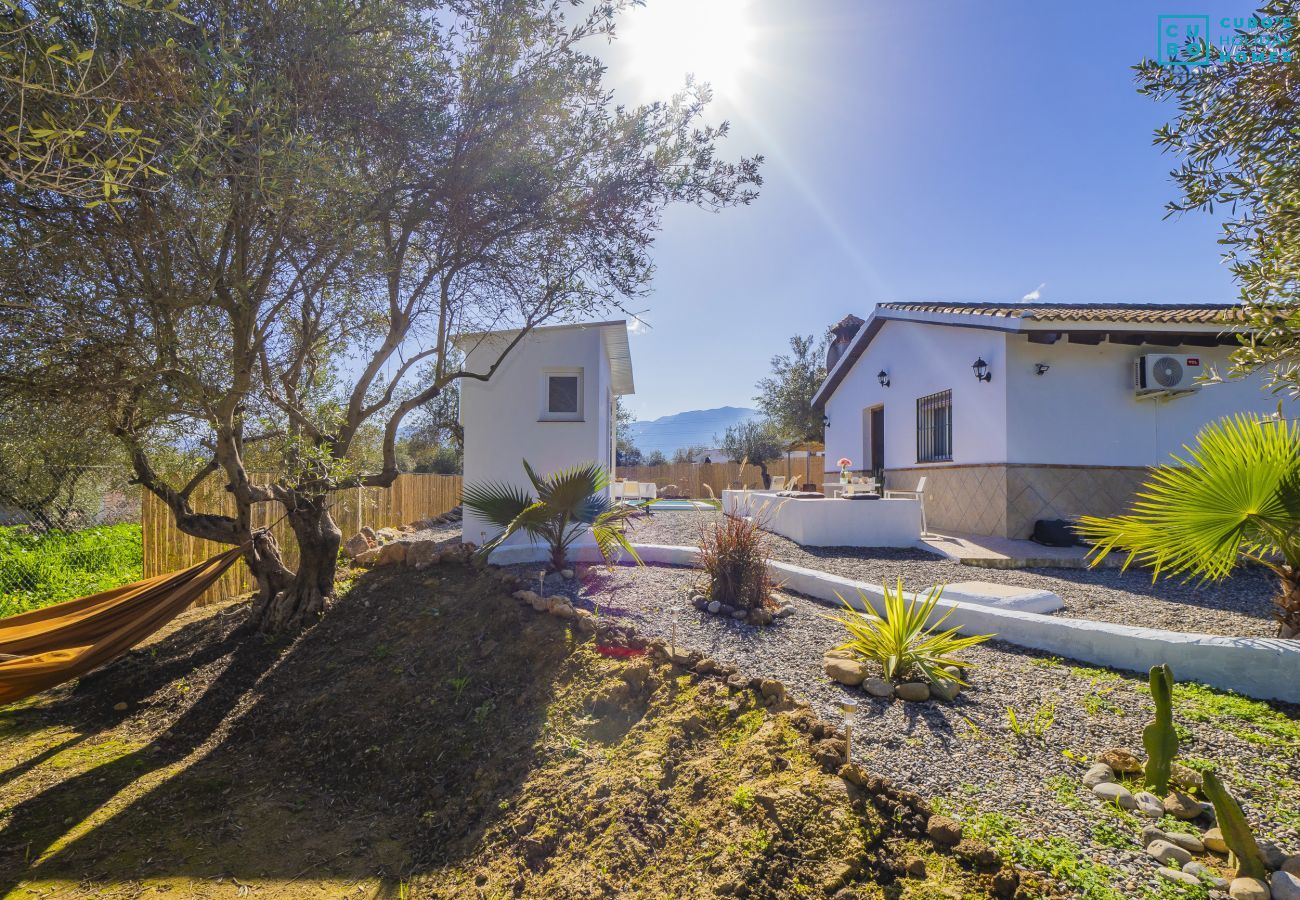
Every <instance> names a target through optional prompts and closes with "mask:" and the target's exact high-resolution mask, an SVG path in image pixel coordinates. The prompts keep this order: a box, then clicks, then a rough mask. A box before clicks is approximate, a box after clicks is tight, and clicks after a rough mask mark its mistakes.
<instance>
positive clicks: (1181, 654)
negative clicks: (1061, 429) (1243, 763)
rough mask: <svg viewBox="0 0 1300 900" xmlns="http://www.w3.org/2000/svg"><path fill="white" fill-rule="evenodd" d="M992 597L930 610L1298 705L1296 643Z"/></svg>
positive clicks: (1122, 665) (670, 561)
mask: <svg viewBox="0 0 1300 900" xmlns="http://www.w3.org/2000/svg"><path fill="white" fill-rule="evenodd" d="M634 546H635V547H636V551H637V553H638V554H639V555H640V557H641V559H642V560H643V561H644V562H646V563H659V564H663V565H674V566H695V565H698V562H699V550H698V549H697V548H695V547H678V546H670V545H665V544H636V545H634ZM572 556H573V558H574V560H575V561H577V562H600V561H601V558H600V554H599V552H598V551H597V550H596V547H595V545H594V544H592V543H590V542H589V541H588V542H584V543H581V544H580V545H577V546H575V547H574V549H573V553H572ZM546 557H547V553H546V548H545V547H542V546H540V545H529V546H519V547H503V548H501V549H499V550H497V551H496V552H494V553H493V554H492V562H494V563H497V564H499V565H512V564H515V563H525V562H534V561H536V562H540V561H542V560H544V559H546ZM768 569H769V570H770V571H771V572H772V573H773V575H774V576H775V577H777V578H779V579H781V580H782V581H783V582H784V583H785V586H786V587H787V588H789V589H790V590H792V591H797V592H798V593H800V594H806V595H807V596H809V597H813V598H815V599H817V600H820V601H823V602H826V603H828V604H830V605H834V606H839V605H840V601H839V597H840V596H842V597H843V598H844V599H845V600H847V601H849V602H850V603H852V604H853V605H854V606H855V607H857V608H858V609H865V608H866V603H870V604H871V606H872V607H873V608H875V609H876V610H877V611H879V610H880V602H881V600H882V598H883V597H884V589H883V588H882V587H881V586H880V585H877V584H870V583H868V582H865V581H854V580H852V579H849V578H843V577H841V576H838V575H831V574H829V573H827V572H819V571H817V570H815V569H806V568H803V567H802V566H795V565H791V564H790V563H784V562H778V561H776V560H769V562H768ZM837 595H838V596H837ZM999 599H1001V598H982V599H980V598H975V597H970V598H967V600H965V601H960V602H959V601H953V600H940V601H939V604H938V606H937V607H936V610H935V612H936V615H943V613H945V612H947V611H948V610H952V615H951V616H950V617H949V618H948V620H947V621H946V622H945V623H944V624H945V625H946V626H952V627H956V628H959V629H960V630H961V631H962V633H964V634H992V635H995V636H996V637H997V639H998V640H1000V641H1006V642H1007V643H1009V644H1015V645H1017V646H1020V647H1030V648H1032V649H1034V650H1042V651H1043V652H1046V653H1052V654H1056V655H1059V656H1064V657H1068V658H1070V659H1076V660H1079V661H1081V662H1087V663H1093V664H1094V665H1101V666H1109V667H1111V668H1115V669H1127V670H1129V671H1133V672H1143V673H1145V672H1146V671H1148V670H1149V669H1150V668H1151V667H1152V666H1155V665H1160V664H1161V663H1168V664H1169V665H1170V666H1172V667H1173V670H1174V676H1175V677H1176V678H1177V679H1179V680H1181V681H1199V682H1203V683H1205V684H1208V685H1210V686H1211V687H1216V688H1221V689H1226V690H1232V691H1237V692H1238V693H1242V694H1245V695H1247V696H1249V697H1257V698H1260V699H1264V700H1285V701H1288V702H1290V703H1300V641H1286V640H1281V639H1278V638H1252V637H1241V638H1234V637H1220V636H1218V635H1209V634H1190V633H1185V632H1180V631H1163V630H1160V629H1157V628H1135V627H1132V626H1129V625H1115V624H1112V623H1110V622H1094V621H1091V620H1089V619H1069V618H1065V617H1062V616H1048V615H1043V614H1041V613H1034V612H1025V611H1022V610H1017V609H1008V608H1006V606H1005V603H1003V604H999V603H998V601H999ZM864 600H865V602H864ZM977 600H978V602H976V601H977Z"/></svg>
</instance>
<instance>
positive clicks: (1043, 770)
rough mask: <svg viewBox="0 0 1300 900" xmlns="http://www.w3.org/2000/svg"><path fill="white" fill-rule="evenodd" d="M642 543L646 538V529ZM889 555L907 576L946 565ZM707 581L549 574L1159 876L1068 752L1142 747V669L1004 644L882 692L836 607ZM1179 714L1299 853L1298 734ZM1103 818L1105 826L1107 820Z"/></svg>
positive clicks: (616, 613) (1191, 750)
mask: <svg viewBox="0 0 1300 900" xmlns="http://www.w3.org/2000/svg"><path fill="white" fill-rule="evenodd" d="M656 518H662V519H667V518H668V516H666V515H664V516H660V517H656ZM655 530H656V536H655V538H653V540H657V541H663V540H666V539H667V538H668V537H669V534H668V529H666V528H664V527H662V526H660V525H659V523H656V529H655ZM681 537H682V535H680V534H679V535H678V537H677V538H675V540H676V542H681ZM637 539H638V540H643V541H644V540H649V538H647V537H646V536H645V530H642V531H640V532H639V533H638V535H637ZM827 561H829V559H827V560H823V561H822V562H823V563H824V562H827ZM857 562H858V564H859V566H860V568H857V569H854V570H852V571H853V573H854V574H866V573H867V572H879V571H880V570H879V566H880V560H879V559H875V558H873V559H861V560H857ZM890 562H896V563H897V564H898V565H900V566H901V567H903V568H904V570H905V571H907V572H915V571H916V567H918V566H942V565H943V564H942V563H933V562H921V561H914V560H894V559H891V560H890ZM870 566H875V568H868V567H870ZM515 571H516V572H517V573H518V574H520V575H521V576H523V577H525V578H530V579H535V578H536V577H537V567H536V566H518V567H515ZM936 571H938V570H937V569H936ZM997 574H999V575H1001V574H1003V573H1001V572H999V573H997ZM1070 574H1076V573H1070ZM699 577H700V575H699V572H698V571H696V570H692V569H684V568H675V567H667V566H648V567H645V568H620V569H617V570H615V571H614V572H612V573H610V572H607V571H605V570H604V569H603V568H599V567H579V570H578V576H577V578H575V579H574V580H572V581H565V580H563V579H561V578H560V577H559V576H556V575H552V576H551V577H550V578H549V579H548V580H547V583H546V589H547V591H548V592H549V593H555V592H559V593H565V594H568V595H569V596H571V597H573V598H575V600H576V602H577V603H578V604H579V605H582V606H585V607H587V608H589V609H598V610H599V614H600V615H602V616H606V615H608V616H613V617H616V618H618V619H621V620H624V621H627V622H628V623H630V624H632V625H634V626H635V627H636V629H637V630H638V632H639V633H641V634H642V635H644V636H647V637H649V636H658V637H662V638H666V639H667V638H674V639H675V640H676V642H677V645H679V646H683V647H688V648H690V649H694V650H698V651H700V652H702V653H705V654H707V655H709V656H712V657H713V658H715V659H718V660H722V661H729V662H733V663H735V664H736V665H737V666H738V667H739V668H740V670H741V671H743V672H745V673H747V674H750V675H764V676H768V677H774V678H777V679H780V680H781V681H782V682H784V683H785V684H786V686H787V689H788V690H789V691H790V692H791V693H792V694H793V695H794V696H796V697H798V698H801V699H804V700H807V701H808V702H810V703H811V704H812V705H813V706H814V707H815V708H816V710H817V711H818V713H819V714H821V715H822V716H824V717H826V718H828V719H831V720H832V721H834V720H837V719H838V718H839V717H840V715H841V713H840V711H839V704H840V703H841V702H842V701H843V700H846V699H852V700H853V701H855V702H857V703H858V705H859V711H858V713H857V716H856V720H855V725H854V756H855V758H857V759H858V760H859V761H860V762H862V763H864V764H865V765H867V766H869V767H870V768H871V769H872V770H873V771H877V772H880V773H881V774H884V775H887V776H889V777H891V778H892V779H894V780H895V781H896V782H898V783H900V784H902V785H904V786H906V787H908V788H910V789H912V790H915V791H917V792H919V793H921V794H922V795H924V796H928V797H932V798H944V801H942V802H946V803H947V805H948V806H950V807H951V808H952V809H953V810H954V811H956V812H957V813H959V814H962V815H965V816H968V817H969V816H972V815H976V814H983V813H1003V814H1006V815H1009V816H1012V817H1014V818H1015V819H1017V820H1019V821H1020V822H1021V823H1023V826H1022V827H1023V829H1024V830H1025V831H1026V832H1027V834H1028V835H1030V836H1034V837H1049V836H1053V835H1055V836H1059V837H1063V838H1067V839H1070V840H1073V841H1076V842H1079V843H1081V844H1082V845H1083V846H1084V847H1085V848H1086V851H1087V853H1088V854H1089V855H1090V857H1091V858H1095V859H1096V860H1097V861H1099V862H1101V863H1104V864H1106V865H1110V866H1114V867H1115V868H1117V869H1119V870H1120V873H1121V874H1120V875H1118V876H1116V881H1117V882H1119V884H1115V885H1114V886H1115V887H1117V888H1118V887H1120V886H1121V884H1122V885H1123V888H1124V894H1125V896H1134V897H1136V896H1139V895H1141V894H1142V893H1143V890H1142V889H1143V888H1145V887H1149V886H1150V885H1152V884H1154V880H1153V879H1154V878H1155V869H1156V865H1157V864H1156V863H1155V862H1154V861H1153V860H1151V859H1150V858H1149V857H1147V856H1146V855H1145V854H1143V853H1142V852H1141V851H1140V849H1139V848H1138V847H1137V846H1136V843H1133V845H1132V846H1131V847H1129V848H1128V849H1121V848H1117V847H1115V846H1112V845H1113V844H1115V843H1117V842H1118V843H1121V844H1123V843H1125V840H1126V839H1125V837H1124V836H1125V835H1129V834H1136V832H1137V830H1138V828H1139V827H1140V826H1139V825H1138V824H1136V822H1135V820H1133V819H1132V817H1131V816H1125V814H1120V813H1117V812H1114V811H1111V810H1107V809H1106V808H1105V807H1104V806H1103V804H1101V803H1100V801H1098V800H1096V798H1094V797H1093V796H1092V795H1091V794H1090V793H1088V792H1086V791H1084V790H1083V789H1082V788H1081V787H1080V785H1079V778H1080V777H1081V775H1082V773H1083V771H1084V766H1083V765H1082V764H1081V763H1079V762H1077V761H1074V760H1072V759H1071V758H1069V757H1068V756H1066V755H1065V754H1066V753H1067V752H1068V753H1070V754H1073V755H1074V756H1076V757H1080V758H1082V757H1093V756H1095V755H1096V754H1097V753H1098V752H1099V751H1101V750H1103V749H1105V748H1107V747H1112V746H1124V747H1130V748H1135V749H1140V748H1141V729H1142V727H1143V725H1145V724H1146V722H1148V721H1149V720H1150V717H1151V702H1150V699H1149V696H1148V694H1147V693H1146V685H1145V680H1144V679H1141V678H1138V677H1135V676H1132V675H1129V674H1125V673H1117V672H1111V671H1107V670H1101V669H1094V668H1088V667H1083V666H1072V665H1071V663H1070V662H1068V661H1061V660H1056V659H1053V658H1050V657H1046V658H1045V657H1044V656H1043V655H1042V654H1039V653H1036V652H1034V651H1030V650H1023V649H1020V648H1013V647H1010V646H1008V645H1005V644H1000V643H997V642H992V643H989V644H986V645H982V646H980V647H976V648H974V649H973V650H972V651H970V652H969V653H968V654H967V656H968V658H969V659H970V660H971V662H972V663H973V664H974V668H973V669H972V675H971V679H970V680H971V687H970V688H969V689H968V690H966V691H964V692H963V693H962V694H961V695H960V696H959V697H958V699H957V700H956V702H954V703H952V704H940V703H925V704H910V703H903V702H901V701H886V700H876V699H873V698H871V697H869V696H868V695H866V694H865V693H863V692H861V691H859V690H856V689H849V688H844V687H842V686H840V685H838V684H836V683H834V682H831V681H830V680H829V679H827V678H826V677H825V675H824V674H823V673H822V670H821V657H822V653H823V652H824V651H825V650H827V649H829V648H830V647H832V646H833V645H835V644H836V643H839V642H840V641H841V640H843V634H842V631H841V629H840V628H839V626H837V625H835V624H834V623H832V622H829V621H827V620H826V619H824V618H823V617H822V616H821V615H819V614H825V613H827V612H829V611H830V610H828V609H827V608H826V607H824V606H822V605H820V604H818V603H816V602H814V601H812V600H809V599H807V598H804V597H800V596H791V597H790V599H791V601H792V602H793V603H794V604H795V606H796V607H797V611H796V613H795V614H794V615H793V616H791V617H789V618H787V619H782V620H778V621H777V622H776V623H775V624H773V625H771V626H768V627H765V628H755V627H752V626H748V625H741V624H739V623H736V622H734V621H731V620H726V619H722V618H719V617H716V616H710V615H707V614H704V613H700V612H698V611H697V610H696V609H695V608H694V607H693V606H691V604H690V602H689V599H690V596H691V593H692V592H693V587H694V585H695V584H696V583H697V582H698V580H699ZM912 577H918V576H914V575H912V576H909V578H912ZM947 577H948V578H953V577H955V576H953V575H951V574H950V575H948V576H947ZM1038 577H1039V578H1040V579H1041V580H1044V581H1051V582H1053V583H1055V582H1056V581H1057V580H1058V579H1055V578H1051V577H1050V576H1038ZM922 580H924V579H922ZM932 580H943V579H942V578H937V579H932ZM674 622H675V623H676V630H675V637H674V631H673V623H674ZM1045 703H1046V704H1048V706H1049V707H1050V709H1051V711H1052V715H1053V716H1054V718H1053V721H1052V724H1051V725H1050V727H1048V728H1047V729H1046V730H1045V732H1044V733H1043V734H1042V735H1041V737H1039V738H1022V737H1017V736H1016V735H1015V734H1014V733H1013V732H1012V730H1011V729H1010V727H1009V725H1008V714H1007V710H1008V708H1012V709H1014V710H1015V711H1016V713H1017V716H1018V717H1019V718H1020V719H1021V720H1022V721H1024V720H1029V719H1032V718H1033V716H1034V714H1035V712H1036V711H1037V710H1039V709H1040V708H1042V707H1043V705H1044V704H1045ZM1183 704H1184V706H1185V709H1184V710H1181V711H1182V712H1191V711H1194V710H1197V709H1200V706H1199V705H1198V706H1195V707H1194V706H1193V705H1192V704H1191V701H1186V700H1185V701H1183ZM1250 706H1251V707H1252V709H1253V712H1252V713H1251V716H1255V717H1258V716H1263V717H1264V718H1273V719H1278V720H1280V721H1281V722H1282V723H1283V726H1282V727H1284V728H1285V727H1287V724H1288V723H1287V720H1288V719H1290V720H1294V719H1295V718H1296V717H1297V716H1298V715H1300V708H1297V707H1288V706H1286V705H1283V704H1250ZM1179 718H1180V721H1181V723H1182V724H1184V725H1185V726H1186V728H1187V731H1186V732H1185V733H1184V735H1183V746H1182V750H1181V754H1182V756H1183V758H1187V759H1199V760H1209V761H1213V762H1214V763H1216V764H1217V765H1218V766H1219V767H1220V771H1221V772H1222V773H1223V774H1225V775H1226V776H1227V778H1228V779H1229V783H1230V784H1231V785H1232V786H1233V788H1234V790H1235V791H1236V793H1237V794H1238V795H1239V797H1240V799H1241V800H1242V802H1243V804H1244V806H1245V807H1246V809H1247V813H1248V815H1250V817H1251V818H1252V819H1253V820H1254V821H1255V822H1256V823H1257V824H1258V825H1259V826H1260V827H1261V829H1262V834H1263V835H1265V836H1267V837H1270V838H1272V839H1274V840H1276V841H1277V842H1278V843H1280V844H1281V845H1282V846H1283V847H1284V848H1286V849H1288V850H1289V851H1290V852H1296V851H1297V850H1300V812H1297V810H1296V808H1295V802H1294V801H1295V797H1296V796H1300V747H1297V745H1296V742H1295V739H1294V737H1291V736H1287V737H1285V738H1283V739H1282V740H1281V744H1280V745H1279V743H1277V742H1276V741H1277V739H1276V738H1275V737H1273V736H1272V735H1271V733H1269V732H1267V731H1265V732H1258V731H1256V730H1255V729H1256V728H1257V727H1259V726H1258V723H1254V724H1247V723H1246V722H1245V720H1244V719H1241V718H1231V719H1224V718H1219V717H1215V716H1205V717H1204V718H1206V719H1207V721H1194V720H1191V719H1188V718H1187V716H1186V715H1180V716H1179ZM1270 739H1271V740H1274V741H1275V742H1274V743H1273V744H1271V745H1270V744H1267V743H1265V744H1261V743H1260V741H1267V740H1270ZM1099 826H1100V827H1102V829H1103V831H1102V832H1100V833H1098V832H1096V831H1095V829H1097V828H1098V827H1099ZM1107 827H1110V828H1112V829H1113V830H1112V831H1111V832H1110V833H1111V834H1112V835H1113V834H1118V835H1119V838H1118V840H1117V839H1116V838H1114V837H1110V838H1107V837H1106V831H1105V829H1106V828H1107Z"/></svg>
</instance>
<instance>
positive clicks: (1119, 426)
mask: <svg viewBox="0 0 1300 900" xmlns="http://www.w3.org/2000/svg"><path fill="white" fill-rule="evenodd" d="M1231 352H1232V348H1231V347H1154V346H1151V345H1149V344H1148V345H1143V346H1127V345H1122V344H1109V343H1104V342H1103V343H1101V344H1097V345H1096V346H1089V345H1087V344H1071V343H1068V342H1067V341H1066V340H1065V338H1064V337H1062V339H1061V340H1059V341H1057V342H1056V343H1055V344H1031V343H1029V341H1028V339H1026V338H1025V337H1024V336H1022V335H1012V336H1010V337H1009V338H1008V339H1007V359H1008V365H1007V368H1006V371H1005V372H1003V373H1002V376H1003V379H1004V383H1005V384H1006V386H1007V411H1008V418H1007V449H1008V455H1007V458H1006V461H1007V462H1010V463H1050V464H1053V465H1090V466H1151V465H1156V464H1158V463H1163V462H1168V460H1169V454H1170V453H1173V452H1175V451H1181V448H1182V446H1183V445H1184V444H1190V443H1191V442H1192V441H1193V440H1194V439H1195V437H1196V433H1197V432H1198V431H1200V430H1201V428H1202V427H1204V426H1205V425H1206V424H1207V423H1209V422H1212V421H1214V420H1216V419H1219V418H1222V417H1223V416H1227V415H1232V414H1233V413H1241V412H1258V413H1271V412H1274V411H1276V410H1277V401H1278V398H1277V397H1275V396H1273V395H1271V394H1269V393H1267V392H1266V391H1265V390H1264V379H1263V376H1260V375H1255V376H1251V377H1249V378H1244V379H1241V380H1239V381H1230V382H1225V383H1223V384H1207V385H1204V386H1203V387H1202V388H1201V389H1200V390H1199V391H1197V392H1196V393H1195V394H1186V395H1183V396H1179V397H1172V398H1164V399H1159V400H1155V399H1139V398H1138V397H1137V396H1136V395H1135V394H1134V391H1133V361H1134V360H1135V359H1136V358H1137V357H1138V356H1141V355H1143V354H1158V353H1169V354H1174V355H1178V356H1196V357H1199V358H1200V360H1201V364H1202V366H1204V367H1206V368H1207V369H1208V367H1209V366H1211V365H1215V366H1217V367H1218V369H1219V371H1220V372H1226V371H1227V360H1228V357H1229V355H1230V354H1231ZM986 359H987V357H986ZM1035 363H1046V364H1048V365H1049V366H1051V368H1050V369H1049V370H1048V371H1047V373H1046V374H1044V375H1035V374H1034V364H1035ZM995 376H996V373H995Z"/></svg>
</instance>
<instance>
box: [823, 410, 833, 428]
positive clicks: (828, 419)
mask: <svg viewBox="0 0 1300 900" xmlns="http://www.w3.org/2000/svg"><path fill="white" fill-rule="evenodd" d="M822 427H823V428H830V427H831V417H830V416H828V415H826V413H822Z"/></svg>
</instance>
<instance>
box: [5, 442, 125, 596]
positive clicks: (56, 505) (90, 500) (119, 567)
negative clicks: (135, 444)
mask: <svg viewBox="0 0 1300 900" xmlns="http://www.w3.org/2000/svg"><path fill="white" fill-rule="evenodd" d="M130 475H131V473H130V472H129V471H128V470H126V469H123V468H117V467H109V466H69V467H65V468H62V469H59V470H42V471H40V472H37V473H34V474H33V473H26V474H25V475H24V477H23V478H21V479H15V480H12V481H4V480H0V617H3V616H10V615H14V614H16V613H20V612H25V611H27V610H30V609H36V608H38V607H41V606H47V605H49V604H51V603H58V602H60V601H62V600H69V599H72V598H74V597H80V596H84V595H85V594H92V593H95V592H96V591H102V590H107V589H109V588H112V587H116V586H118V585H121V584H128V583H130V582H132V581H136V580H138V579H139V578H140V577H141V571H142V568H141V567H142V549H141V530H140V490H141V489H140V487H139V486H138V485H133V484H130V483H129V480H130Z"/></svg>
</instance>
